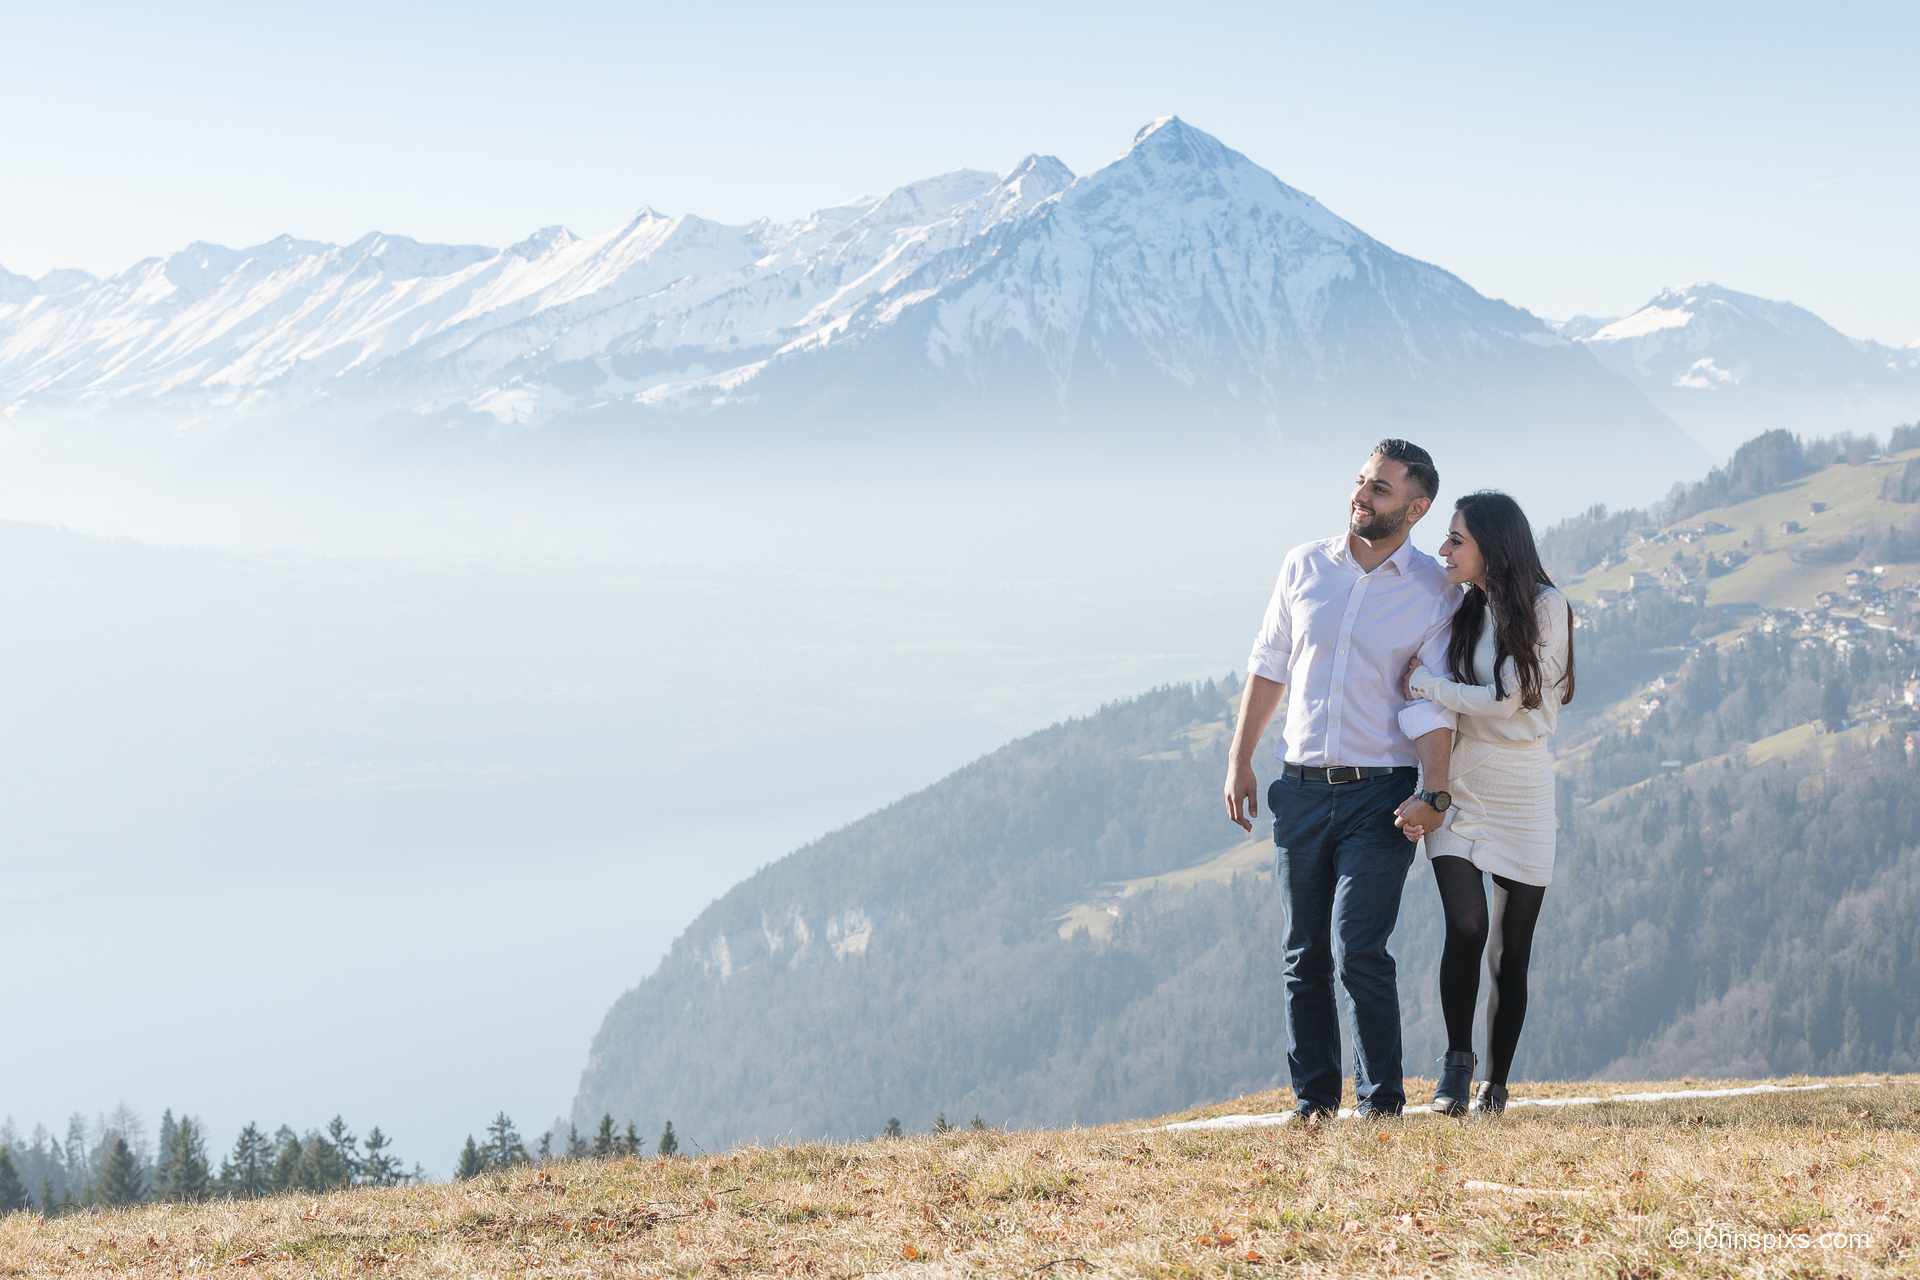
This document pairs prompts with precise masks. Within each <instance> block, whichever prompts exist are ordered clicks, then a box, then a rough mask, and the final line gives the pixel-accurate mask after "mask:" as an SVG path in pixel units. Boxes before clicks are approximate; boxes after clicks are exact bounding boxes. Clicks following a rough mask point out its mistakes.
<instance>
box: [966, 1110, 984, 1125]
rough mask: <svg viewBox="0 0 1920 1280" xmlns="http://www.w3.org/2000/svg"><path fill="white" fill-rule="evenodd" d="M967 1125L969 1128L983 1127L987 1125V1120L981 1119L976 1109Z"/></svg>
mask: <svg viewBox="0 0 1920 1280" xmlns="http://www.w3.org/2000/svg"><path fill="white" fill-rule="evenodd" d="M967 1127H968V1128H970V1129H984V1128H986V1127H987V1122H986V1121H985V1120H982V1119H981V1118H980V1113H979V1112H978V1111H976V1112H974V1113H973V1123H972V1124H970V1125H968V1126H967Z"/></svg>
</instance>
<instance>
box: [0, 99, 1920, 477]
mask: <svg viewBox="0 0 1920 1280" xmlns="http://www.w3.org/2000/svg"><path fill="white" fill-rule="evenodd" d="M1836 403H1839V404H1840V405H1841V406H1842V407H1841V409H1840V410H1838V411H1837V412H1840V413H1842V415H1843V417H1844V415H1845V414H1846V413H1855V416H1857V417H1859V419H1860V420H1859V422H1858V423H1855V422H1854V421H1853V420H1852V419H1851V418H1847V419H1845V420H1839V421H1836V419H1835V417H1834V413H1835V412H1836V410H1834V405H1835V404H1836ZM33 411H47V412H52V413H60V412H75V411H78V412H81V413H85V414H88V415H108V416H111V415H115V414H118V413H126V414H135V415H142V416H147V415H158V416H161V417H163V418H166V419H169V420H173V421H182V420H184V421H203V422H204V421H220V420H229V419H232V418H234V417H237V416H248V415H251V416H256V417H283V418H299V417H302V416H319V417H321V418H323V419H324V420H326V421H328V422H338V421H340V420H341V419H342V418H343V417H345V416H348V415H351V416H354V417H356V418H358V419H360V420H362V421H366V420H376V421H377V420H383V419H397V420H400V421H413V422H417V421H423V420H424V421H428V422H474V423H484V424H502V423H504V424H512V425H525V426H548V425H564V424H579V423H591V424H599V425H612V426H617V427H632V426H646V425H650V424H653V425H657V424H663V423H671V424H682V423H685V422H687V421H689V420H692V421H696V422H698V423H700V424H701V425H703V426H707V425H711V420H712V419H714V418H716V417H717V418H719V419H722V420H726V421H729V422H733V423H758V424H766V425H771V426H773V427H775V428H777V429H782V430H785V429H788V428H790V427H792V426H793V425H794V424H806V423H822V422H824V423H844V422H849V421H853V422H859V421H882V422H908V421H921V420H926V419H958V420H961V421H963V422H966V423H972V424H979V423H989V424H993V426H994V428H995V429H997V430H1002V431H1007V432H1026V431H1032V430H1036V429H1039V430H1046V429H1049V428H1051V427H1055V426H1061V425H1076V424H1077V425H1081V426H1086V427H1090V428H1092V429H1094V430H1095V431H1097V432H1100V433H1102V434H1107V435H1115V434H1122V433H1137V432H1146V433H1149V434H1153V435H1156V436H1157V435H1164V434H1166V433H1167V432H1168V430H1169V424H1170V423H1171V424H1173V425H1174V427H1175V428H1176V429H1180V430H1188V431H1190V430H1192V429H1194V428H1196V427H1207V426H1226V427H1229V428H1240V429H1253V430H1259V431H1263V432H1264V431H1270V430H1273V429H1278V430H1279V431H1280V432H1282V433H1283V434H1288V435H1291V437H1292V438H1293V439H1294V440H1296V441H1301V442H1313V441H1316V440H1319V439H1322V438H1324V435H1325V434H1326V433H1328V432H1330V431H1332V430H1339V429H1343V428H1349V427H1352V428H1365V429H1368V430H1372V429H1376V428H1377V429H1379V430H1381V431H1387V430H1399V431H1404V432H1405V433H1407V434H1418V433H1419V432H1421V431H1432V432H1434V434H1435V437H1436V438H1437V439H1440V440H1441V441H1443V442H1444V443H1446V444H1448V445H1449V446H1451V445H1454V444H1458V443H1461V442H1463V441H1464V440H1465V439H1467V438H1471V439H1472V440H1473V441H1475V442H1483V441H1485V440H1486V439H1488V438H1503V437H1507V436H1510V435H1512V434H1514V433H1521V434H1524V435H1526V436H1527V437H1528V438H1530V439H1536V440H1537V439H1539V438H1540V437H1541V436H1542V435H1543V434H1544V435H1545V436H1547V437H1548V438H1550V439H1552V440H1554V441H1555V442H1556V444H1557V445H1558V447H1559V448H1560V450H1561V452H1562V453H1563V454H1565V455H1567V458H1568V460H1569V461H1579V455H1581V454H1583V453H1592V454H1593V455H1594V456H1595V458H1596V459H1600V458H1613V459H1617V458H1619V457H1620V456H1622V455H1621V450H1622V449H1623V448H1626V449H1631V450H1634V451H1637V456H1638V458H1639V460H1640V461H1641V463H1642V464H1643V465H1650V464H1652V463H1654V462H1656V461H1658V460H1666V461H1668V462H1669V463H1670V464H1671V465H1672V466H1673V467H1675V468H1677V469H1678V470H1680V471H1687V470H1691V469H1693V466H1694V465H1695V463H1696V461H1697V458H1695V457H1683V456H1680V455H1679V454H1677V453H1676V449H1680V448H1683V447H1684V446H1682V445H1681V444H1680V443H1679V442H1678V441H1677V440H1676V435H1675V433H1674V432H1673V431H1672V425H1673V422H1672V418H1670V417H1669V415H1672V417H1677V418H1678V419H1680V421H1681V422H1682V423H1684V424H1685V425H1688V426H1689V428H1690V429H1694V430H1695V433H1696V435H1699V436H1701V437H1702V438H1703V439H1706V440H1708V441H1709V443H1710V444H1713V445H1716V446H1717V444H1718V443H1719V441H1718V436H1719V434H1720V433H1721V431H1722V428H1723V425H1724V423H1725V422H1727V421H1733V422H1735V423H1736V425H1735V426H1733V427H1732V428H1728V429H1731V430H1734V431H1736V432H1737V435H1738V437H1739V438H1744V437H1745V436H1746V435H1748V434H1751V433H1752V430H1753V429H1758V428H1761V427H1766V426H1773V425H1779V422H1778V421H1777V419H1778V418H1779V417H1780V415H1781V413H1782V412H1788V413H1789V416H1792V415H1795V414H1800V413H1802V412H1803V411H1804V413H1805V414H1807V415H1810V416H1811V417H1812V418H1813V419H1815V420H1813V421H1809V422H1808V424H1807V425H1808V426H1809V427H1813V428H1818V429H1832V428H1834V427H1836V426H1853V425H1859V426H1862V427H1870V428H1873V429H1883V428H1884V427H1885V426H1886V425H1889V424H1890V422H1891V421H1898V420H1900V419H1901V417H1902V415H1903V414H1906V415H1908V416H1913V415H1920V347H1916V348H1910V349H1895V348H1889V347H1883V346H1880V345H1878V344H1875V343H1870V342H1862V341H1857V340H1854V339H1851V338H1847V337H1845V336H1843V335H1841V334H1839V333H1837V332H1836V331H1834V330H1833V329H1831V328H1830V327H1828V326H1827V325H1826V324H1824V323H1823V322H1822V321H1820V320H1819V319H1818V318H1817V317H1815V316H1813V315H1812V314H1810V313H1808V312H1806V311H1803V310H1801V309H1800V308H1798V307H1794V306H1792V305H1791V304H1788V303H1778V302H1769V301H1766V300H1764V299H1759V298H1753V297H1750V296H1748V295H1744V294H1739V293H1735V292H1733V291H1731V290H1727V289H1722V288H1719V287H1718V286H1713V285H1699V286H1694V287H1692V288H1689V289H1684V290H1668V291H1666V292H1663V293H1662V294H1660V295H1659V296H1658V297H1656V298H1655V299H1654V300H1653V301H1652V302H1650V303H1649V304H1648V305H1647V306H1646V307H1644V308H1642V309H1641V310H1639V311H1637V312H1635V313H1634V314H1633V315H1631V316H1627V317H1623V318H1618V319H1606V320H1597V319H1588V318H1580V319H1577V320H1574V321H1570V322H1567V323H1564V324H1562V325H1559V326H1557V327H1556V326H1554V325H1550V324H1548V323H1545V322H1543V321H1542V320H1540V319H1538V318H1537V317H1535V316H1533V315H1532V314H1530V313H1528V312H1526V311H1524V310H1521V309H1519V308H1517V307H1514V306H1510V305H1508V304H1507V303H1504V302H1500V301H1495V300H1492V299H1489V298H1486V297H1483V296H1482V295H1480V294H1479V293H1477V292H1475V291H1474V290H1473V289H1472V288H1471V287H1469V286H1468V285H1467V284H1466V283H1464V282H1463V281H1461V280H1460V279H1459V278H1457V277H1455V276H1453V275H1451V274H1449V273H1448V272H1446V271H1444V270H1442V269H1440V268H1439V267H1436V266H1432V265H1430V264H1427V263H1424V262H1420V261H1417V260H1415V259H1413V258H1409V257H1406V256H1405V255H1402V254H1399V253H1396V252H1395V251H1394V250H1392V249H1390V248H1388V247H1387V246H1386V245H1384V244H1382V243H1380V242H1379V241H1377V240H1375V239H1373V238H1372V237H1371V236H1368V235H1367V234H1366V233H1365V232H1363V231H1361V230H1360V229H1359V228H1357V227H1355V226H1354V225H1352V224H1351V223H1349V222H1346V221H1344V220H1342V219H1341V218H1339V217H1337V216H1336V215H1335V214H1333V213H1332V212H1330V211H1329V210H1328V209H1327V208H1326V207H1325V206H1323V205H1322V204H1320V203H1319V202H1318V201H1317V200H1315V199H1313V198H1312V197H1310V196H1308V195H1306V194H1304V193H1303V192H1300V191H1297V190H1295V189H1294V188H1292V187H1290V186H1288V185H1287V184H1286V183H1284V182H1282V181H1280V180H1279V179H1278V178H1276V177H1275V176H1274V175H1273V174H1271V173H1269V172H1267V171H1266V170H1265V169H1263V168H1261V167H1260V166H1259V165H1257V164H1255V163H1254V162H1253V161H1251V160H1249V159H1248V158H1247V157H1246V156H1244V155H1242V154H1240V153H1239V152H1238V151H1235V150H1233V149H1231V148H1229V147H1227V146H1224V145H1223V144H1221V143H1220V142H1219V141H1218V140H1216V139H1214V138H1213V137H1210V136H1209V135H1207V134H1206V133H1203V132H1201V131H1200V130H1198V129H1195V128H1193V127H1192V126H1190V125H1188V124H1186V123H1184V122H1183V121H1181V120H1179V119H1178V118H1176V117H1166V118H1163V119H1160V120H1156V121H1154V122H1153V123H1151V124H1149V125H1147V126H1146V127H1145V128H1143V129H1141V130H1140V131H1139V133H1138V134H1137V135H1136V136H1135V137H1134V139H1133V142H1132V144H1131V145H1130V146H1129V147H1128V148H1127V150H1126V152H1125V153H1124V154H1123V155H1121V156H1120V157H1119V158H1118V159H1116V160H1114V161H1113V162H1112V163H1110V164H1108V165H1106V166H1104V167H1102V168H1100V169H1098V170H1096V171H1095V172H1093V173H1090V174H1086V175H1083V176H1080V177H1075V175H1074V174H1073V173H1071V172H1070V171H1069V170H1068V169H1067V167H1066V166H1065V165H1064V164H1062V163H1061V162H1060V161H1058V160H1056V159H1054V158H1052V157H1050V156H1039V155H1034V156H1029V157H1027V158H1026V159H1025V160H1023V161H1021V162H1020V163H1019V164H1017V165H1015V166H1014V167H1013V168H1012V169H1011V170H1010V171H1008V172H1007V173H1005V174H1004V175H995V174H991V173H986V172H982V171H977V170H959V171H956V172H953V173H947V174H942V175H939V176H937V177H932V178H927V179H924V180H922V181H918V182H913V183H909V184H908V185H906V186H903V187H900V188H897V189H896V190H894V191H891V192H889V193H888V194H886V195H884V196H877V197H865V198H862V199H858V200H854V201H850V202H848V203H846V204H843V205H837V206H833V207H830V208H826V209H820V210H817V211H816V212H814V213H812V214H809V215H807V216H806V217H804V218H801V219H799V220H797V221H793V222H776V221H771V220H766V219H762V220H759V221H756V222H751V223H746V224H743V225H728V224H722V223H718V222H712V221H709V220H707V219H704V218H701V217H698V216H696V215H693V214H681V215H678V216H668V215H666V214H663V213H660V212H658V211H656V210H654V209H652V208H643V209H642V210H641V211H640V212H639V213H638V214H636V215H635V216H634V217H633V218H632V219H631V220H630V221H628V222H627V223H626V224H625V225H623V226H621V227H619V228H617V229H615V230H613V231H610V232H607V233H605V234H602V235H599V236H594V237H588V238H581V237H579V236H576V235H574V234H573V233H572V232H571V231H569V230H567V229H566V228H564V227H558V226H554V227H546V228H543V229H541V230H539V231H536V232H534V233H533V234H532V235H530V236H528V237H527V238H526V239H524V240H522V241H520V242H519V243H518V244H514V245H512V246H509V247H507V248H505V249H495V248H490V247H486V246H480V245H435V244H422V243H420V242H418V241H415V240H411V239H408V238H407V237H405V236H398V235H386V234H380V233H373V234H369V235H367V236H364V237H362V238H361V239H359V240H356V241H354V242H353V243H352V244H348V245H334V244H324V243H319V242H315V241H309V240H299V239H295V238H293V237H291V236H281V237H279V238H277V239H274V240H271V241H268V242H267V243H265V244H259V245H254V246H252V247H250V248H244V249H231V248H227V247H225V246H221V245H215V244H204V243H196V244H192V245H189V246H187V247H186V248H185V249H183V250H181V251H180V252H178V253H175V254H173V255H172V256H170V257H166V258H149V259H146V260H144V261H141V262H139V263H136V264H134V265H133V266H132V267H130V268H128V269H127V270H125V271H123V272H120V273H119V274H118V275H115V276H112V277H109V278H106V279H96V278H94V277H92V276H89V275H87V274H86V273H84V272H78V271H57V272H52V273H49V274H48V275H46V276H43V277H41V278H40V279H38V280H30V279H27V278H26V277H24V276H19V275H15V274H11V273H8V272H6V271H4V270H0V413H12V414H14V415H19V414H22V413H27V412H33ZM1856 411H1857V412H1856ZM1823 414H1824V416H1823ZM1883 419H1884V421H1883ZM1702 422H1704V426H1701V425H1700V424H1701V423H1702ZM1790 425H1791V424H1790ZM1454 429H1463V430H1464V431H1465V432H1467V433H1468V435H1467V436H1465V437H1463V436H1462V435H1460V434H1457V433H1454ZM1582 441H1594V442H1598V444H1597V445H1596V447H1595V448H1594V449H1591V450H1589V449H1584V448H1583V447H1582V444H1581V442H1582ZM1345 451H1346V452H1350V451H1351V444H1350V442H1349V443H1348V444H1347V446H1346V449H1345Z"/></svg>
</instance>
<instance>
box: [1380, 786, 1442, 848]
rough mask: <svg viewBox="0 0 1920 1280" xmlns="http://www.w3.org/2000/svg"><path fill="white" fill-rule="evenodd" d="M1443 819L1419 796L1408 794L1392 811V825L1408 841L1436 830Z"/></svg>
mask: <svg viewBox="0 0 1920 1280" xmlns="http://www.w3.org/2000/svg"><path fill="white" fill-rule="evenodd" d="M1445 821H1446V819H1445V818H1444V817H1442V816H1441V813H1440V811H1439V810H1438V809H1436V808H1434V807H1433V806H1432V805H1430V804H1428V803H1427V802H1426V801H1425V800H1422V799H1421V798H1420V797H1419V796H1408V797H1407V798H1406V799H1405V800H1403V801H1402V802H1401V803H1400V807H1399V808H1398V809H1395V810H1394V811H1393V825H1394V826H1396V827H1398V828H1400V834H1402V835H1404V836H1405V837H1406V838H1407V839H1408V840H1410V841H1417V840H1419V839H1420V837H1422V836H1424V835H1426V834H1427V832H1429V831H1438V830H1439V829H1440V824H1441V823H1442V822H1445Z"/></svg>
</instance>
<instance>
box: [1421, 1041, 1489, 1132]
mask: <svg viewBox="0 0 1920 1280" xmlns="http://www.w3.org/2000/svg"><path fill="white" fill-rule="evenodd" d="M1440 1065H1441V1071H1440V1083H1439V1085H1438V1086H1437V1087H1435V1089H1434V1091H1433V1104H1432V1106H1431V1107H1430V1108H1429V1110H1432V1111H1437V1112H1439V1113H1440V1114H1441V1115H1443V1116H1463V1115H1465V1114H1467V1099H1468V1096H1469V1094H1470V1092H1471V1091H1472V1088H1473V1069H1474V1068H1475V1067H1476V1066H1478V1065H1480V1059H1479V1058H1478V1057H1476V1056H1475V1055H1474V1053H1473V1051H1472V1050H1471V1049H1449V1050H1447V1053H1446V1056H1445V1057H1443V1058H1441V1059H1440Z"/></svg>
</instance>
